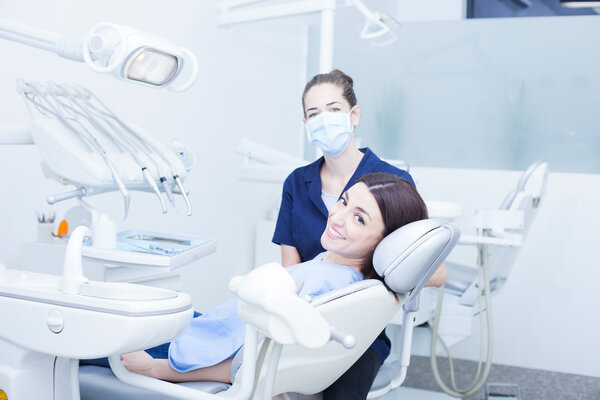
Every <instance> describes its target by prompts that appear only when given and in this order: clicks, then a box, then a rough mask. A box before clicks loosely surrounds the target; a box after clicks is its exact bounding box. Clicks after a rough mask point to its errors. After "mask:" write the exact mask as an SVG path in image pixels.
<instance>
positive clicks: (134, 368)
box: [121, 351, 155, 378]
mask: <svg viewBox="0 0 600 400" xmlns="http://www.w3.org/2000/svg"><path fill="white" fill-rule="evenodd" d="M154 361H155V360H154V358H152V356H151V355H150V354H148V353H146V352H145V351H135V352H133V353H127V354H122V355H121V362H122V363H123V366H124V367H125V368H127V369H128V370H129V371H131V372H134V373H136V374H140V375H146V376H149V377H153V378H154V376H152V367H153V365H154Z"/></svg>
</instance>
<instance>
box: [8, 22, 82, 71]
mask: <svg viewBox="0 0 600 400" xmlns="http://www.w3.org/2000/svg"><path fill="white" fill-rule="evenodd" d="M0 37H2V38H4V39H7V40H11V41H13V42H18V43H21V44H24V45H27V46H30V47H36V48H38V49H42V50H46V51H49V52H52V53H55V54H57V55H58V56H60V57H63V58H68V59H70V60H74V61H83V50H82V43H81V40H73V39H67V38H65V37H64V36H62V35H60V34H58V33H55V32H50V31H45V30H43V29H38V28H34V27H32V26H28V25H24V24H20V23H17V22H12V21H7V20H0Z"/></svg>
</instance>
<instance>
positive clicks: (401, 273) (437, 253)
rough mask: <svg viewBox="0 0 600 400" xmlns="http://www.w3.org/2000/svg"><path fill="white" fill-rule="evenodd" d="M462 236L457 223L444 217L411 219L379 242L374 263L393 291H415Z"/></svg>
mask: <svg viewBox="0 0 600 400" xmlns="http://www.w3.org/2000/svg"><path fill="white" fill-rule="evenodd" d="M459 236H460V231H459V229H458V228H457V227H456V226H454V225H451V224H448V223H447V222H445V221H442V220H436V219H424V220H420V221H415V222H412V223H410V224H407V225H404V226H402V227H400V228H398V229H396V230H395V231H394V232H392V233H390V234H389V235H388V236H386V237H385V238H384V239H383V240H382V241H381V242H380V243H379V245H378V246H377V248H376V249H375V253H374V254H373V266H374V267H375V271H377V273H378V274H379V275H380V276H381V277H382V278H383V280H384V281H385V283H386V284H387V285H388V286H389V287H390V289H392V290H393V291H395V292H397V293H400V294H405V293H408V292H410V291H413V293H416V292H418V291H419V290H420V289H421V288H422V287H423V286H424V285H425V283H427V281H428V280H429V278H431V275H433V273H434V272H435V271H436V270H437V268H438V267H439V266H440V265H441V263H442V262H443V261H444V259H445V258H446V256H447V255H448V253H449V252H450V250H452V248H453V247H454V245H455V244H456V241H457V240H458V237H459ZM413 289H415V290H413ZM411 294H412V293H411ZM409 298H410V297H409Z"/></svg>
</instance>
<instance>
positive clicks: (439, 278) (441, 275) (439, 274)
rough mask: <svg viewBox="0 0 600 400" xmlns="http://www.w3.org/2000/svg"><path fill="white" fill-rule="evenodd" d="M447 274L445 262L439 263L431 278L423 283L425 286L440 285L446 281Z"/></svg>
mask: <svg viewBox="0 0 600 400" xmlns="http://www.w3.org/2000/svg"><path fill="white" fill-rule="evenodd" d="M447 276H448V271H447V270H446V264H442V265H440V267H439V268H438V269H437V271H435V273H434V274H433V275H432V276H431V279H429V281H428V282H427V283H426V284H425V286H435V287H440V286H442V285H443V284H444V282H446V277H447Z"/></svg>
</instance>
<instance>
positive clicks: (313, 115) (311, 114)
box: [306, 112, 319, 119]
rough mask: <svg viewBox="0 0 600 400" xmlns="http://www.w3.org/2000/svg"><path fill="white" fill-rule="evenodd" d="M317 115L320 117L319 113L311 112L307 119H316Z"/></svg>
mask: <svg viewBox="0 0 600 400" xmlns="http://www.w3.org/2000/svg"><path fill="white" fill-rule="evenodd" d="M317 115H319V113H318V112H311V113H308V114H307V115H306V117H307V118H308V119H311V118H312V117H316V116H317Z"/></svg>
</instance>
